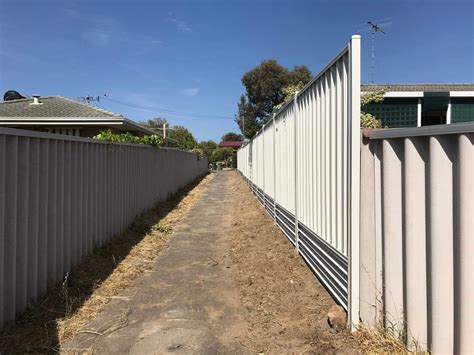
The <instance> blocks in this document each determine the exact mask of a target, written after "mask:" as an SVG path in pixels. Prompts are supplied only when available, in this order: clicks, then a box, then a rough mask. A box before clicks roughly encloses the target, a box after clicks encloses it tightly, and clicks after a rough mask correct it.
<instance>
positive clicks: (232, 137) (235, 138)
mask: <svg viewBox="0 0 474 355" xmlns="http://www.w3.org/2000/svg"><path fill="white" fill-rule="evenodd" d="M221 140H222V141H224V142H241V141H243V140H244V136H243V135H241V134H238V133H234V132H229V133H226V134H224V135H223V136H222V138H221Z"/></svg>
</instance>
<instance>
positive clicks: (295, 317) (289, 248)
mask: <svg viewBox="0 0 474 355" xmlns="http://www.w3.org/2000/svg"><path fill="white" fill-rule="evenodd" d="M229 175H230V176H229V177H230V178H231V179H232V186H233V187H232V200H233V203H232V229H231V238H232V249H231V251H230V255H231V257H232V260H233V262H234V263H235V264H236V266H237V267H236V268H235V269H234V270H235V271H236V272H235V273H233V275H232V276H233V277H234V278H235V279H236V281H237V285H238V292H239V297H240V299H241V302H242V303H243V305H244V306H245V308H246V311H247V312H246V314H245V318H246V320H247V321H248V323H249V328H248V331H247V334H245V336H244V339H242V342H243V344H244V345H245V346H247V347H248V348H250V349H252V350H254V351H256V352H264V353H287V352H292V353H324V354H327V353H357V352H359V351H358V349H359V345H358V342H357V341H356V339H354V338H353V336H352V335H351V334H349V333H348V332H347V331H346V332H343V333H339V334H336V333H334V332H333V331H332V329H330V327H329V326H328V324H327V318H326V315H327V311H328V310H329V308H330V307H331V306H332V305H334V304H335V303H334V301H333V299H332V298H331V296H330V295H329V294H328V292H327V291H326V290H325V288H324V287H323V286H322V285H321V284H320V283H319V281H318V280H317V279H316V277H315V276H314V274H313V273H312V272H311V271H310V269H309V268H308V267H307V266H306V264H305V262H304V261H303V259H302V258H301V257H299V256H298V255H296V252H295V249H294V246H293V245H292V244H291V243H290V241H289V240H288V239H287V237H286V236H285V235H284V234H283V233H282V232H281V231H280V229H279V228H278V227H277V226H276V225H275V224H274V223H273V221H272V219H271V217H270V216H269V215H268V214H267V213H266V211H265V209H264V208H263V206H262V205H261V204H260V203H259V202H258V201H257V199H256V198H255V196H254V195H253V194H252V193H251V191H250V189H249V187H248V186H247V185H246V183H245V181H244V180H243V178H242V177H241V176H240V175H239V174H238V173H237V172H230V173H229Z"/></svg>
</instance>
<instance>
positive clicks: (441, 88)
mask: <svg viewBox="0 0 474 355" xmlns="http://www.w3.org/2000/svg"><path fill="white" fill-rule="evenodd" d="M379 90H386V93H385V95H384V97H393V98H400V97H412V98H422V97H423V96H424V93H425V92H449V96H450V97H474V83H426V84H422V83H420V84H417V83H411V84H400V83H397V84H389V83H387V84H361V92H362V93H365V92H374V91H379Z"/></svg>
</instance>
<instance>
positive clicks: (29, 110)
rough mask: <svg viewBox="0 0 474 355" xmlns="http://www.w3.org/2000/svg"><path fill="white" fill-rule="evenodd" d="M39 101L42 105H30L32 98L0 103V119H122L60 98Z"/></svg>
mask: <svg viewBox="0 0 474 355" xmlns="http://www.w3.org/2000/svg"><path fill="white" fill-rule="evenodd" d="M39 101H40V102H41V103H42V104H40V105H32V103H33V99H32V98H27V99H20V100H11V101H4V102H1V103H0V117H30V118H33V117H35V118H36V117H38V118H39V117H89V118H91V117H105V118H111V117H115V118H117V117H123V116H122V115H119V114H118V113H114V112H110V111H107V110H104V109H101V108H98V107H94V106H91V105H88V104H84V103H81V102H78V101H74V100H71V99H68V98H66V97H62V96H46V97H40V98H39Z"/></svg>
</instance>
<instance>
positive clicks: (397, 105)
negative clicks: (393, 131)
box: [362, 98, 418, 128]
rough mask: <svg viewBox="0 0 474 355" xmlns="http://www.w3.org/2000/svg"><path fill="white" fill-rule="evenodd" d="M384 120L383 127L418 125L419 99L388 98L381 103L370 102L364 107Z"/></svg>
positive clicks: (363, 109) (366, 110)
mask: <svg viewBox="0 0 474 355" xmlns="http://www.w3.org/2000/svg"><path fill="white" fill-rule="evenodd" d="M362 111H365V112H369V113H371V114H372V115H374V116H375V117H376V118H377V119H380V120H381V121H382V127H389V128H396V127H416V125H417V115H418V99H416V98H406V99H391V98H386V99H384V100H383V102H381V103H379V104H369V105H366V106H364V107H363V108H362Z"/></svg>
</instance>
